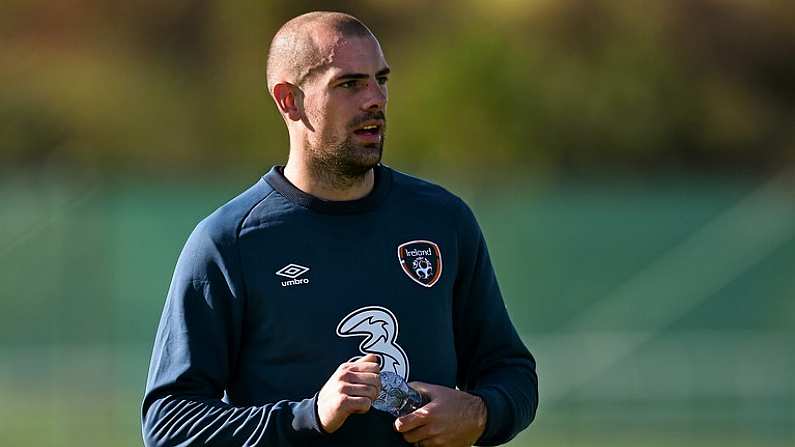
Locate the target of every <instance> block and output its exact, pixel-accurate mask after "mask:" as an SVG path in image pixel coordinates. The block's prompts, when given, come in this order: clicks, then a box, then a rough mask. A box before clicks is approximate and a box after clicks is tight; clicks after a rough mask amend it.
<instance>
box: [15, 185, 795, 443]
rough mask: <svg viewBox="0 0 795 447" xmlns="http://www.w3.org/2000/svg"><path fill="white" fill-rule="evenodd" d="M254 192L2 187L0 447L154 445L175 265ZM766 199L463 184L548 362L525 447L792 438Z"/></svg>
mask: <svg viewBox="0 0 795 447" xmlns="http://www.w3.org/2000/svg"><path fill="white" fill-rule="evenodd" d="M241 187H242V183H239V184H232V183H229V184H225V185H217V186H207V185H181V186H179V187H177V186H175V185H141V184H122V183H119V184H115V185H102V186H101V187H100V186H96V185H90V184H77V183H65V184H59V185H55V184H52V183H34V182H30V181H24V180H17V181H6V182H5V183H0V199H1V200H2V203H3V204H4V207H3V208H2V210H0V222H2V226H0V263H1V264H2V265H1V266H0V267H2V268H0V285H2V288H0V446H16V445H47V446H74V445H81V446H89V447H90V446H100V445H101V446H109V445H112V446H117V445H118V446H121V445H125V446H126V445H140V435H139V425H138V424H139V422H138V406H139V404H140V398H141V394H142V392H143V385H144V380H145V374H146V368H147V363H148V359H149V349H150V346H151V345H150V344H151V340H152V337H153V335H154V330H155V327H156V324H157V318H158V316H159V313H160V310H161V306H162V301H163V297H164V293H165V291H166V288H167V287H168V281H169V279H170V276H171V272H172V269H173V265H174V262H175V260H176V256H177V254H178V251H179V249H180V247H181V246H182V244H183V242H184V240H185V238H186V237H187V234H188V232H189V231H190V230H191V228H192V227H193V225H195V223H196V222H197V221H198V220H199V219H200V218H201V217H202V216H204V215H205V214H207V213H208V212H209V211H210V210H211V209H213V208H214V207H216V206H217V205H218V204H220V203H222V202H223V201H224V200H226V199H227V198H229V197H231V196H232V195H233V194H234V193H235V191H237V190H239V189H240V188H241ZM771 191H772V190H769V189H766V187H765V186H764V185H761V184H760V183H758V182H754V181H745V182H740V181H734V182H727V181H726V179H704V178H699V179H692V178H673V179H657V180H655V181H647V182H644V183H642V184H638V183H618V182H614V183H608V184H605V183H603V182H596V183H587V182H562V183H561V184H559V185H556V186H550V185H546V186H543V187H542V186H538V185H530V184H528V185H522V186H521V188H520V189H513V190H510V191H507V190H500V191H485V190H481V191H467V190H463V192H462V194H463V195H464V196H465V197H466V198H467V199H468V200H469V201H470V203H471V204H472V205H473V208H474V209H475V211H476V213H477V215H478V217H479V219H480V221H481V225H482V226H483V229H484V233H485V234H486V237H487V239H488V241H489V246H490V250H491V252H492V257H493V259H494V263H495V266H496V269H497V271H498V276H499V278H500V281H501V285H502V288H503V292H504V295H505V297H506V303H507V305H508V307H509V310H510V312H511V315H512V317H513V319H514V322H515V324H516V326H517V328H518V329H519V331H520V332H521V333H522V335H523V337H524V339H525V341H526V343H527V344H528V346H529V347H530V348H531V350H532V351H533V352H534V354H535V355H536V358H537V360H538V365H539V373H540V376H541V402H542V405H541V410H540V412H539V415H538V418H537V421H536V422H535V424H534V426H533V427H532V428H531V429H530V430H528V431H526V432H524V433H523V434H521V435H520V436H519V438H518V439H517V440H515V441H514V442H513V443H512V444H511V445H514V446H532V445H538V446H542V445H543V446H630V445H633V446H634V445H641V446H680V445H697V446H700V447H709V446H762V447H766V446H771V447H772V446H790V445H794V444H795V379H794V378H793V377H795V376H793V374H792V372H793V371H795V350H793V349H792V340H795V274H793V273H795V272H793V268H792V266H793V265H795V211H793V201H792V200H791V199H790V196H787V195H777V194H775V191H773V192H771Z"/></svg>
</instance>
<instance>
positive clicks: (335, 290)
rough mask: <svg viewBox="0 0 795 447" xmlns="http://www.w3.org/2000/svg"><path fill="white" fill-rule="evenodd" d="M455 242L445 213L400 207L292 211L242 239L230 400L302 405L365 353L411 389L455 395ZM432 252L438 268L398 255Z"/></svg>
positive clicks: (250, 232)
mask: <svg viewBox="0 0 795 447" xmlns="http://www.w3.org/2000/svg"><path fill="white" fill-rule="evenodd" d="M456 238H457V234H456V230H455V226H454V225H451V221H450V216H449V215H446V214H445V213H443V212H440V211H434V210H432V209H425V208H423V207H409V206H401V204H399V203H394V204H392V206H389V205H384V206H382V207H380V208H379V209H378V210H377V211H374V212H368V213H362V214H353V215H326V214H319V213H315V212H312V211H309V210H296V212H289V213H285V214H284V215H283V216H282V217H280V218H276V219H271V220H269V221H268V222H267V223H265V224H262V225H257V226H255V227H253V228H251V229H248V230H246V231H243V232H241V235H240V238H239V244H238V247H239V255H240V263H241V266H242V270H243V275H242V278H243V281H244V282H245V284H244V290H245V292H246V296H245V300H244V305H245V312H244V318H243V321H242V323H241V324H242V325H243V327H242V328H240V329H241V333H242V345H241V347H240V350H239V351H238V352H239V356H238V359H237V362H236V365H237V367H236V370H235V371H234V372H233V378H232V384H231V386H230V387H229V389H228V393H229V394H230V397H232V398H235V397H237V398H238V399H237V400H241V401H242V400H245V401H246V402H241V403H247V404H256V403H257V402H258V401H262V402H267V401H270V400H272V399H273V398H278V399H285V398H287V399H299V398H304V397H307V396H310V395H311V394H313V393H314V392H316V391H317V390H318V389H319V388H320V387H321V386H322V385H323V383H324V382H325V381H326V380H327V379H328V377H329V376H330V374H331V373H333V371H334V369H335V368H336V367H337V366H338V365H339V364H340V363H342V362H345V361H348V360H350V359H352V358H355V357H357V356H360V355H362V354H364V353H376V354H378V355H379V356H380V358H381V359H382V367H383V368H386V369H392V370H395V371H396V372H398V373H399V374H401V375H404V376H405V377H406V378H407V379H408V380H409V381H411V380H419V381H424V382H429V383H436V384H441V385H445V386H449V387H454V386H455V376H456V367H457V363H456V353H455V346H454V333H453V326H454V322H453V320H452V316H453V309H452V307H453V305H454V286H455V282H456V275H457V271H458V259H459V256H460V255H461V254H460V253H458V252H457V250H458V244H457V242H456V240H457V239H456ZM414 241H422V242H418V243H414ZM429 243H432V244H433V245H435V246H436V247H437V248H438V251H437V249H434V250H433V251H434V253H431V254H432V255H433V256H426V258H429V259H431V260H432V261H433V262H432V263H431V264H432V266H431V269H430V271H425V272H420V273H418V272H416V270H415V271H412V268H411V266H410V265H409V264H410V261H411V258H410V257H406V256H401V255H400V253H399V249H400V248H402V249H403V254H404V255H405V254H406V252H405V250H406V249H407V248H409V249H411V248H418V249H420V250H423V249H426V250H427V248H428V247H429V246H430V244H429ZM414 259H416V257H415V258H414ZM401 260H402V261H403V263H401ZM407 262H408V264H407ZM423 274H425V275H428V274H430V275H432V276H430V278H431V281H429V280H425V281H423V280H422V278H423V277H422V275H423ZM437 274H438V277H436V275H437ZM418 279H419V280H418ZM429 284H431V285H430V286H429Z"/></svg>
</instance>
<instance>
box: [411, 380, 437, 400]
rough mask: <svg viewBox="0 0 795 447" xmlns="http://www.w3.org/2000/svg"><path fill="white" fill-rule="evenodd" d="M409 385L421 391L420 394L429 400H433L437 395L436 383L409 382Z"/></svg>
mask: <svg viewBox="0 0 795 447" xmlns="http://www.w3.org/2000/svg"><path fill="white" fill-rule="evenodd" d="M409 386H410V387H412V388H414V389H415V390H417V391H419V392H420V394H422V395H423V396H425V397H427V398H428V400H433V398H434V396H435V395H436V393H435V390H434V388H435V387H436V385H431V384H429V383H425V382H409Z"/></svg>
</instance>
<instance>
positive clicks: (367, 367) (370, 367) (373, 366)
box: [347, 362, 381, 374]
mask: <svg viewBox="0 0 795 447" xmlns="http://www.w3.org/2000/svg"><path fill="white" fill-rule="evenodd" d="M347 369H348V371H362V372H371V373H375V374H378V373H379V372H381V366H380V365H379V364H378V363H374V362H354V363H349V364H348V368H347Z"/></svg>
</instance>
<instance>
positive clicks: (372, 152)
mask: <svg viewBox="0 0 795 447" xmlns="http://www.w3.org/2000/svg"><path fill="white" fill-rule="evenodd" d="M381 131H382V133H381V140H380V141H379V142H378V143H356V142H354V141H353V136H352V135H351V134H350V133H349V134H348V135H347V137H346V138H345V139H344V140H342V141H339V140H337V141H328V140H326V141H319V142H318V143H317V144H316V145H310V146H309V154H310V157H309V160H308V165H309V169H310V170H311V171H312V173H313V175H314V176H315V178H322V179H324V180H325V182H326V183H327V184H330V185H333V186H336V187H347V186H351V185H353V184H356V183H358V182H361V181H362V179H363V178H364V176H365V175H366V174H367V172H369V171H370V169H372V168H374V167H375V166H377V165H378V163H380V162H381V157H382V155H383V152H384V140H385V139H386V124H385V125H384V127H383V128H382V130H381Z"/></svg>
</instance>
